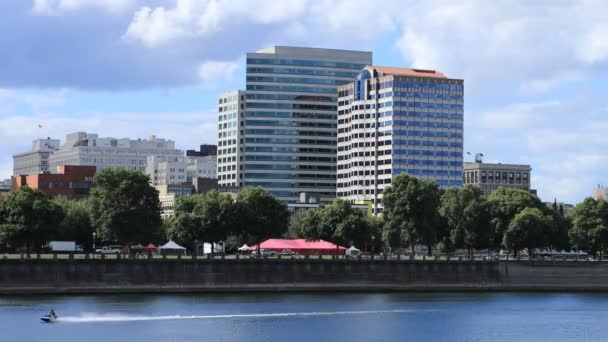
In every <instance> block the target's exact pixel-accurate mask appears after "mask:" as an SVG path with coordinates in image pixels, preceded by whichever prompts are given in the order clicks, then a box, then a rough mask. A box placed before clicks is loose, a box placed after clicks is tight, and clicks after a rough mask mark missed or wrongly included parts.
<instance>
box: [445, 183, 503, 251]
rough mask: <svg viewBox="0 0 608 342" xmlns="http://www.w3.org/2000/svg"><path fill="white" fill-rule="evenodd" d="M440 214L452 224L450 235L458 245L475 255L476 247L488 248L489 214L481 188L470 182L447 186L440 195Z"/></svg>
mask: <svg viewBox="0 0 608 342" xmlns="http://www.w3.org/2000/svg"><path fill="white" fill-rule="evenodd" d="M439 213H440V215H441V216H442V217H443V218H444V219H445V221H446V223H447V226H448V227H449V231H450V233H449V237H450V240H451V241H452V243H453V244H454V245H455V246H457V247H464V248H465V249H466V250H467V251H468V254H469V257H472V256H473V251H474V250H476V249H480V248H484V247H488V245H489V241H490V239H491V234H490V216H489V210H488V206H487V203H486V201H485V199H484V198H483V197H482V195H481V191H480V190H479V189H478V188H476V187H473V186H471V185H466V186H465V187H464V188H462V189H459V188H450V189H447V190H446V191H445V192H444V193H443V195H442V197H441V205H440V207H439Z"/></svg>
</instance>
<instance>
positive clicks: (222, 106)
mask: <svg viewBox="0 0 608 342" xmlns="http://www.w3.org/2000/svg"><path fill="white" fill-rule="evenodd" d="M218 102H219V104H218V112H219V114H218V115H219V116H218V143H217V144H218V147H217V181H218V185H219V186H221V187H228V186H231V187H236V186H242V185H243V165H244V155H245V153H244V152H245V151H244V149H245V140H244V120H245V92H244V91H242V90H238V91H232V92H228V93H224V94H221V95H220V97H219V101H218ZM239 121H240V122H241V127H240V128H239Z"/></svg>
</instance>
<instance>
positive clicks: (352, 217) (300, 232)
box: [292, 198, 374, 248]
mask: <svg viewBox="0 0 608 342" xmlns="http://www.w3.org/2000/svg"><path fill="white" fill-rule="evenodd" d="M292 222H293V221H292ZM295 224H297V225H298V226H297V227H294V230H295V231H296V234H297V236H298V237H300V238H305V239H307V240H311V241H315V240H326V241H331V242H334V243H335V244H336V245H340V244H342V245H347V244H354V245H359V246H364V245H367V244H368V243H369V242H370V241H371V237H372V235H373V230H372V229H373V228H374V226H372V225H371V224H370V221H369V219H368V218H367V217H366V213H364V212H362V211H360V210H356V209H354V208H353V207H352V205H351V204H350V203H348V202H347V201H345V200H343V199H340V198H335V199H334V200H333V201H332V202H331V203H329V204H325V205H322V206H321V207H320V208H318V209H310V210H308V211H306V212H305V213H304V214H300V216H299V217H298V218H297V219H296V220H295ZM336 248H337V246H336Z"/></svg>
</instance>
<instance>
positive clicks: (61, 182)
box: [13, 165, 96, 199]
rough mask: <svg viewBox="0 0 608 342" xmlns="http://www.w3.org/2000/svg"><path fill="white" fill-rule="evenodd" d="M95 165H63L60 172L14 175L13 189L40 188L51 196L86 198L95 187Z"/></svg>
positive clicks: (59, 168) (58, 170)
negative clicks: (23, 187)
mask: <svg viewBox="0 0 608 342" xmlns="http://www.w3.org/2000/svg"><path fill="white" fill-rule="evenodd" d="M95 171H96V167H95V166H83V165H63V166H59V167H58V168H57V172H58V173H36V174H31V175H19V176H14V177H13V191H16V190H18V189H19V188H20V187H22V186H27V187H30V188H32V189H37V190H40V191H42V192H44V193H46V194H48V195H49V196H52V197H55V196H65V197H67V198H70V199H79V198H85V197H87V196H88V195H89V191H90V190H91V188H92V187H93V178H94V177H95Z"/></svg>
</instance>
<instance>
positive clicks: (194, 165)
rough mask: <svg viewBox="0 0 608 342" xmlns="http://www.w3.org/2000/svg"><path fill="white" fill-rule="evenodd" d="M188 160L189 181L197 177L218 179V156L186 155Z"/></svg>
mask: <svg viewBox="0 0 608 342" xmlns="http://www.w3.org/2000/svg"><path fill="white" fill-rule="evenodd" d="M186 162H187V166H186V172H187V181H188V182H192V180H193V179H194V178H197V177H200V178H211V179H217V156H215V155H208V156H201V157H197V156H189V157H186Z"/></svg>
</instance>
